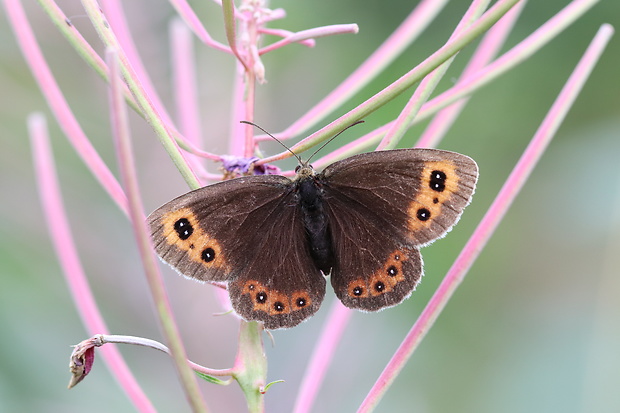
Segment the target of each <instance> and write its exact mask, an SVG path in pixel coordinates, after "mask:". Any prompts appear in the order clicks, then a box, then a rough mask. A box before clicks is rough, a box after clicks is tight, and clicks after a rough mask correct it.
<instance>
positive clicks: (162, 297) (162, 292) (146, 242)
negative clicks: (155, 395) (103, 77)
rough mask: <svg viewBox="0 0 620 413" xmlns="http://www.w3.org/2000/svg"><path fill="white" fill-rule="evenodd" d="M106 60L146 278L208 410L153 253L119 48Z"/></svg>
mask: <svg viewBox="0 0 620 413" xmlns="http://www.w3.org/2000/svg"><path fill="white" fill-rule="evenodd" d="M106 57H107V58H106V62H107V63H108V67H109V68H110V113H111V118H112V131H113V134H114V137H115V142H116V151H117V155H118V163H119V169H120V171H121V176H122V178H123V185H124V187H125V188H126V191H127V199H128V201H129V216H130V219H131V223H132V225H133V229H134V234H135V236H136V242H137V244H138V248H139V251H140V257H141V258H142V264H143V266H144V270H145V273H146V278H147V281H148V284H149V287H150V289H151V294H152V295H153V300H154V301H155V306H156V310H157V314H158V316H159V321H160V323H161V326H162V330H163V332H164V335H165V336H166V339H167V342H168V346H169V347H170V352H171V354H172V358H173V359H174V362H175V367H176V369H177V372H178V374H179V378H180V380H181V384H182V386H183V390H184V391H185V395H186V397H187V400H188V402H189V403H190V405H191V407H192V409H193V411H195V412H206V411H207V407H206V405H205V402H204V400H203V399H202V395H201V393H200V389H199V388H198V382H197V379H196V376H195V375H194V373H193V371H192V370H191V369H190V367H189V365H188V363H187V354H186V352H185V348H184V346H183V343H182V341H181V338H180V334H179V331H178V328H177V325H176V323H175V321H174V317H173V315H172V309H171V307H170V302H169V300H168V295H167V293H166V289H165V287H164V282H163V279H162V276H161V273H160V272H159V267H158V263H157V261H156V259H155V257H154V255H153V247H152V246H151V242H150V238H149V236H148V235H147V234H148V233H149V232H148V229H147V226H146V219H145V216H144V213H143V211H144V208H143V205H142V200H141V198H140V191H139V187H138V179H137V176H136V168H135V165H134V157H133V151H132V147H131V141H130V136H129V121H128V120H127V111H126V108H125V106H124V99H123V94H122V91H123V87H122V81H121V75H120V70H119V63H118V61H119V59H118V53H117V52H116V51H108V53H107V56H106Z"/></svg>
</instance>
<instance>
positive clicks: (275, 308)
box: [273, 301, 284, 313]
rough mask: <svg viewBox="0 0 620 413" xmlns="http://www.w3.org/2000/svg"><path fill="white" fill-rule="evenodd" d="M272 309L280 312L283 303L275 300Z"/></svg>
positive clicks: (282, 308) (282, 309)
mask: <svg viewBox="0 0 620 413" xmlns="http://www.w3.org/2000/svg"><path fill="white" fill-rule="evenodd" d="M273 309H274V310H276V311H277V312H279V313H281V312H282V311H284V304H283V303H281V302H280V301H276V302H275V303H274V304H273Z"/></svg>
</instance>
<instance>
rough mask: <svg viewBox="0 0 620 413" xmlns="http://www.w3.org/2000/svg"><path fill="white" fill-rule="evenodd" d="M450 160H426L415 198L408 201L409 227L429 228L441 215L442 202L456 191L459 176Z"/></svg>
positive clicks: (417, 228)
mask: <svg viewBox="0 0 620 413" xmlns="http://www.w3.org/2000/svg"><path fill="white" fill-rule="evenodd" d="M456 169H457V167H456V165H455V164H454V163H453V162H451V161H428V162H425V163H424V168H423V169H422V174H421V175H420V186H419V189H418V192H417V194H415V195H416V196H415V199H414V200H413V201H411V202H410V203H409V208H408V211H407V213H408V215H409V229H410V230H411V231H416V230H421V229H424V228H429V227H430V226H431V225H432V223H433V220H434V218H435V217H437V216H439V215H441V209H442V208H443V204H444V203H445V202H446V201H447V200H449V199H450V198H451V197H452V195H453V194H454V193H456V192H458V189H459V176H458V175H457V173H456Z"/></svg>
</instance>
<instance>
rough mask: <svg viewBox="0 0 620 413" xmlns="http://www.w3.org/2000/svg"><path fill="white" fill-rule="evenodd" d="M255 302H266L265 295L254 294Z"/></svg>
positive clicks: (262, 293)
mask: <svg viewBox="0 0 620 413" xmlns="http://www.w3.org/2000/svg"><path fill="white" fill-rule="evenodd" d="M256 301H257V302H259V303H260V304H263V303H264V302H265V301H267V294H266V293H265V292H264V291H261V292H260V293H258V294H256Z"/></svg>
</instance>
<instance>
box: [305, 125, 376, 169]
mask: <svg viewBox="0 0 620 413" xmlns="http://www.w3.org/2000/svg"><path fill="white" fill-rule="evenodd" d="M360 123H364V121H363V120H358V121H357V122H353V123H352V124H350V125H349V126H347V127H346V128H344V129H343V130H341V131H340V132H338V133H337V134H335V135H334V136H332V137H331V138H330V139H329V140H328V141H327V142H325V143H324V144H323V145H321V146H320V147H319V149H317V150H316V151H314V153H313V154H312V155H310V157H309V158H308V161H307V162H308V163H310V159H312V158H314V155H316V154H317V153H319V151H320V150H321V149H323V148H324V147H326V146H327V144H328V143H330V142H331V141H333V140H334V139H336V138H337V137H338V136H339V135H340V134H341V133H342V132H344V131H346V130H347V129H349V128H350V127H353V126H355V125H359V124H360Z"/></svg>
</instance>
